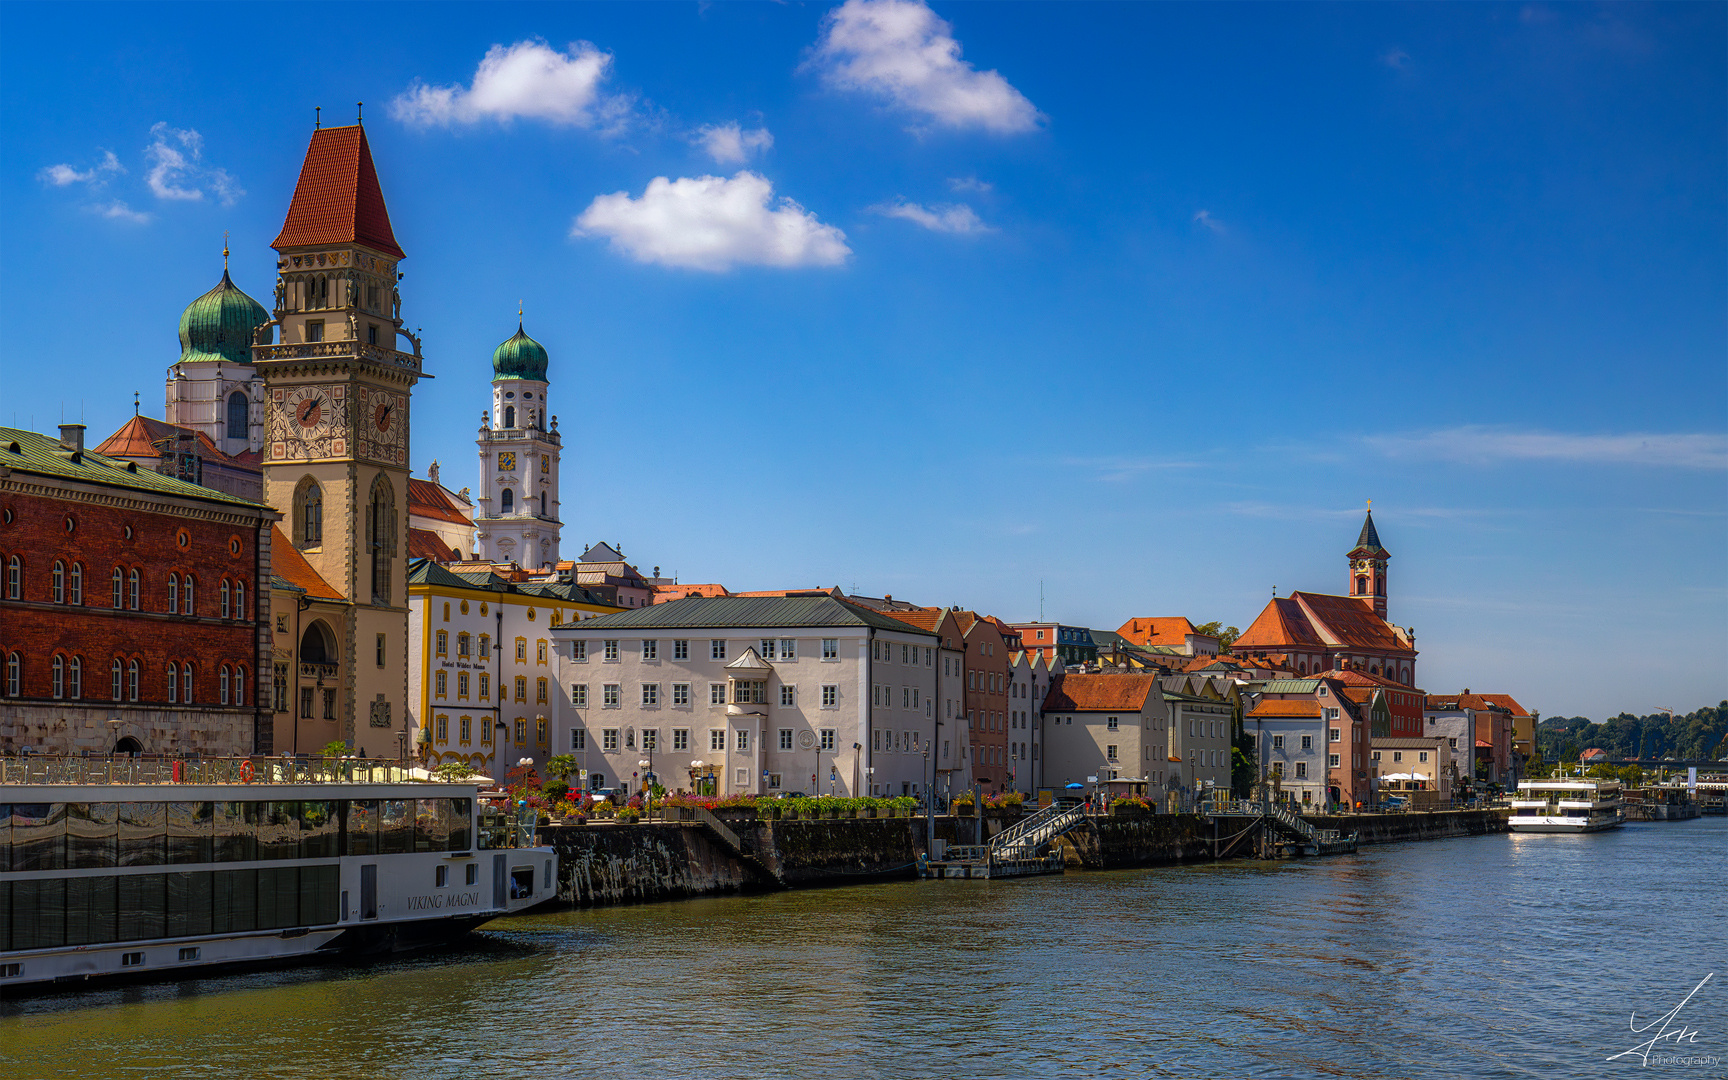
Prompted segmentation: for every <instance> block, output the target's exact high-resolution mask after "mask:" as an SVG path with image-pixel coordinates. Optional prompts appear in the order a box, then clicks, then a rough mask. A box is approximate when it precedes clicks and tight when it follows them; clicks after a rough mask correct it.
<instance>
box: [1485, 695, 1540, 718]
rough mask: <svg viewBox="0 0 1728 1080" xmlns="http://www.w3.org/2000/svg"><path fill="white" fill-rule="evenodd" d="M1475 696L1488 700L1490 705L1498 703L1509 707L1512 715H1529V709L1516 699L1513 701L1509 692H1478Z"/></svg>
mask: <svg viewBox="0 0 1728 1080" xmlns="http://www.w3.org/2000/svg"><path fill="white" fill-rule="evenodd" d="M1477 696H1478V697H1480V698H1481V699H1482V700H1483V701H1486V702H1488V703H1489V704H1490V705H1499V706H1502V707H1504V708H1507V709H1511V710H1512V715H1513V716H1529V715H1530V710H1528V709H1526V708H1525V707H1524V706H1522V705H1520V704H1518V703H1517V702H1516V701H1513V700H1512V695H1511V694H1478V695H1477Z"/></svg>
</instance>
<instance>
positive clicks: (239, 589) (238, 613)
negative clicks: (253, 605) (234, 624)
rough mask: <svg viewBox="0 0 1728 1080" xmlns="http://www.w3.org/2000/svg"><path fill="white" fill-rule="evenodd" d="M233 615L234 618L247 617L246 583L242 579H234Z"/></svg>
mask: <svg viewBox="0 0 1728 1080" xmlns="http://www.w3.org/2000/svg"><path fill="white" fill-rule="evenodd" d="M234 617H235V618H236V619H244V618H246V617H247V616H246V583H245V582H244V581H236V582H235V583H234Z"/></svg>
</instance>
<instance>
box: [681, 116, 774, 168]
mask: <svg viewBox="0 0 1728 1080" xmlns="http://www.w3.org/2000/svg"><path fill="white" fill-rule="evenodd" d="M691 141H692V142H694V143H696V144H697V145H698V146H700V147H702V149H704V150H706V151H708V156H709V157H711V158H713V159H714V160H715V162H716V163H718V164H720V165H742V164H744V162H746V161H748V160H749V159H750V155H751V154H755V153H760V152H761V151H763V150H766V149H768V148H769V147H770V146H773V145H774V136H773V135H772V134H770V133H769V131H768V129H767V128H757V129H755V130H754V131H745V130H744V129H742V128H741V127H739V126H738V123H737V122H736V121H734V122H732V123H730V124H703V125H702V126H701V127H699V128H697V129H696V133H695V134H694V135H693V136H691Z"/></svg>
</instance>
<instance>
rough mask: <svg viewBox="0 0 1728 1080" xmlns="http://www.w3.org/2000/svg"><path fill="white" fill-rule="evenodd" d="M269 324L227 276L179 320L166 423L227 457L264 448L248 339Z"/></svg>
mask: <svg viewBox="0 0 1728 1080" xmlns="http://www.w3.org/2000/svg"><path fill="white" fill-rule="evenodd" d="M269 321H270V315H269V313H268V312H266V311H265V310H264V306H263V305H262V304H260V303H258V301H256V300H254V299H252V298H251V297H250V296H247V295H246V294H245V293H243V292H241V291H240V289H239V287H238V286H236V285H235V284H234V280H233V279H232V278H230V277H229V276H228V237H227V234H223V237H222V280H221V281H219V282H217V283H216V287H215V288H213V289H211V290H210V291H209V292H207V293H205V294H204V295H203V296H200V297H199V298H198V299H196V300H194V301H192V303H190V304H188V305H187V306H186V310H185V311H184V312H182V313H181V315H180V359H179V361H178V362H176V363H175V364H174V365H173V366H172V367H170V368H169V369H168V392H167V406H168V409H167V420H168V422H169V423H170V424H176V425H179V426H180V427H184V428H188V429H190V430H192V431H196V432H200V433H202V434H203V435H205V436H207V437H208V438H209V439H210V442H211V443H212V444H213V445H214V446H215V447H216V449H218V450H220V451H222V452H223V453H224V454H227V455H229V456H231V457H239V456H241V455H243V454H257V453H258V451H260V450H262V449H263V447H264V380H263V378H262V377H261V376H260V375H259V374H258V369H257V368H255V367H254V366H253V365H252V335H253V334H254V333H256V332H257V330H258V328H259V327H261V326H263V325H264V324H265V323H268V322H269Z"/></svg>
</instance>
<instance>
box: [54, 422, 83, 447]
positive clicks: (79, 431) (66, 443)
mask: <svg viewBox="0 0 1728 1080" xmlns="http://www.w3.org/2000/svg"><path fill="white" fill-rule="evenodd" d="M60 445H61V446H63V447H65V448H66V449H67V450H73V451H78V450H82V449H84V425H83V424H61V425H60Z"/></svg>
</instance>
